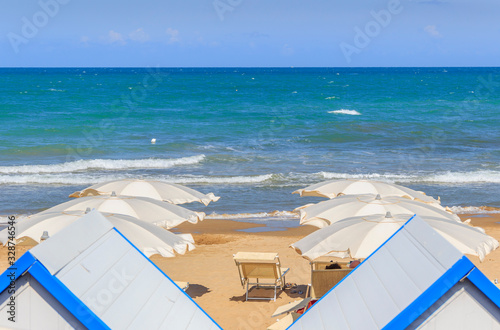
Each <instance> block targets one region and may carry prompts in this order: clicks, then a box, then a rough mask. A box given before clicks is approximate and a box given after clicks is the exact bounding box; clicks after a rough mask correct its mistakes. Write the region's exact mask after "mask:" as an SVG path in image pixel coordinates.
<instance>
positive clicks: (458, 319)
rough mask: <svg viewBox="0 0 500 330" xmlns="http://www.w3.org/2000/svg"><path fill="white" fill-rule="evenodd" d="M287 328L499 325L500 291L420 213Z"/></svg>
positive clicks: (418, 327)
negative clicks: (420, 216)
mask: <svg viewBox="0 0 500 330" xmlns="http://www.w3.org/2000/svg"><path fill="white" fill-rule="evenodd" d="M288 329H293V330H296V329H318V330H320V329H351V330H352V329H363V330H365V329H500V290H499V289H498V288H497V287H496V286H495V285H494V284H493V283H492V282H491V281H490V280H488V279H487V278H486V277H485V276H484V275H483V273H481V271H479V269H477V268H476V267H475V266H474V264H473V263H472V262H471V261H470V260H469V259H468V258H467V257H465V256H464V255H463V254H462V253H461V252H459V251H458V250H457V249H456V248H455V247H453V246H452V245H451V244H450V243H448V241H446V240H445V239H444V238H443V237H441V236H440V235H439V234H438V233H437V232H436V231H435V230H434V229H432V228H431V227H430V226H429V225H428V224H426V223H425V222H424V221H423V220H422V219H420V218H419V217H418V216H414V217H413V218H411V219H410V220H409V221H408V222H407V223H406V224H405V225H404V226H403V227H401V229H400V230H398V231H397V232H396V233H395V234H394V235H393V236H392V237H391V238H389V239H388V240H387V241H386V242H385V243H384V244H383V245H381V246H380V247H379V248H378V249H377V250H376V251H375V252H374V253H373V254H372V255H370V256H369V257H368V258H367V259H366V260H365V261H364V262H363V263H362V264H360V265H359V266H358V267H356V268H355V269H354V270H353V271H352V272H351V273H349V275H348V276H346V277H345V278H344V279H343V280H342V281H341V282H340V283H339V284H337V285H336V286H335V287H334V288H332V289H331V290H330V291H329V292H328V293H327V294H326V295H324V296H323V297H322V298H321V299H320V300H319V301H318V302H316V303H315V304H314V305H313V306H312V307H311V308H310V309H308V310H307V311H306V312H305V313H304V314H303V315H302V316H301V317H300V318H298V319H297V320H296V321H295V322H294V323H293V324H292V325H291V326H290V327H289V328H288Z"/></svg>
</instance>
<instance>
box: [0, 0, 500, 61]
mask: <svg viewBox="0 0 500 330" xmlns="http://www.w3.org/2000/svg"><path fill="white" fill-rule="evenodd" d="M0 3H1V6H2V8H3V11H2V14H1V16H0V17H1V19H0V49H1V50H2V51H1V53H0V66H2V67H13V66H14V67H33V66H35V67H46V66H48V67H51V66H52V67H53V66H56V67H61V66H62V67H68V66H70V67H89V66H100V67H102V66H104V67H109V66H115V67H116V66H124V67H128V66H139V67H144V66H161V67H179V66H182V67H193V66H194V67H203V66H216V67H220V66H249V67H269V66H280V67H283V66H284V67H288V66H295V67H301V66H306V67H307V66H327V67H346V66H499V64H500V19H499V17H500V2H499V1H495V0H479V1H472V0H467V1H466V0H457V1H438V0H400V1H398V0H389V1H378V0H377V1H360V0H353V1H345V0H342V1H339V0H309V1H305V0H288V1H284V0H272V1H270V0H184V1H182V0H165V1H153V0H144V1H128V0H121V1H118V0H100V1H97V0H85V1H82V0H41V1H19V0H0Z"/></svg>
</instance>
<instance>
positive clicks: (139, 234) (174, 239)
mask: <svg viewBox="0 0 500 330" xmlns="http://www.w3.org/2000/svg"><path fill="white" fill-rule="evenodd" d="M86 213H87V212H82V211H68V212H56V213H53V212H51V213H44V214H41V213H38V214H35V215H32V216H30V217H28V218H26V219H23V220H21V221H19V222H18V223H17V225H16V237H19V238H21V237H30V238H32V239H33V240H35V241H37V242H40V241H41V237H42V235H44V233H46V234H48V235H49V236H52V235H54V234H56V233H57V232H59V231H60V230H61V229H63V228H65V227H66V226H68V225H70V224H72V223H73V222H75V221H76V220H78V219H79V218H81V217H82V216H84V215H85V214H86ZM102 215H103V216H104V217H106V219H108V220H109V221H110V222H111V223H112V224H113V226H114V227H115V228H116V229H118V231H119V232H121V233H122V234H123V235H124V236H125V237H126V238H127V239H128V240H130V241H131V242H132V243H133V244H134V245H135V246H136V247H137V248H138V249H139V250H141V251H142V252H143V253H144V254H145V255H146V256H147V257H149V256H151V255H153V254H161V255H162V256H163V257H174V256H175V253H178V254H184V253H185V252H186V251H191V250H193V249H194V240H193V237H192V236H191V235H190V234H181V235H175V234H173V233H171V232H169V231H168V230H165V229H163V228H160V227H158V226H155V225H153V224H151V223H147V222H144V221H141V220H138V219H136V218H134V217H130V216H127V215H122V214H111V213H102ZM8 236H9V235H8V231H7V229H3V230H2V231H0V242H2V243H3V244H5V243H6V242H7V241H8Z"/></svg>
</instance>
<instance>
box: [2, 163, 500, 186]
mask: <svg viewBox="0 0 500 330" xmlns="http://www.w3.org/2000/svg"><path fill="white" fill-rule="evenodd" d="M185 160H186V159H184V161H183V162H181V163H182V164H189V162H186V161H185ZM145 161H147V160H145ZM153 161H154V160H153ZM165 161H167V160H165ZM153 164H154V163H147V164H146V166H144V165H142V166H143V167H137V168H157V167H154V166H153ZM163 165H164V167H169V166H174V165H172V163H171V162H167V164H163ZM48 166H52V165H48ZM127 166H128V167H125V166H122V167H120V166H115V167H113V168H110V166H109V164H108V166H107V167H106V168H105V169H106V170H109V169H116V170H117V171H103V170H102V168H101V171H100V172H99V171H98V170H99V168H97V170H96V171H88V170H87V171H83V170H80V171H79V170H74V171H69V169H68V167H66V168H62V170H61V171H59V172H56V171H55V169H49V168H45V170H46V172H41V171H40V168H36V169H35V170H38V172H37V173H31V172H30V170H29V169H26V168H21V169H20V168H18V169H17V172H14V171H11V172H8V173H7V174H2V171H1V168H0V184H42V185H44V184H59V185H87V184H89V185H90V184H95V183H101V182H106V181H112V180H120V179H125V178H137V177H138V175H137V173H136V172H131V173H127V172H123V171H118V170H127V169H134V168H135V167H132V166H130V164H128V165H127ZM164 167H163V168H164ZM9 169H11V168H9ZM33 171H34V170H33ZM142 178H144V179H148V180H159V181H166V182H172V183H179V184H214V185H238V184H249V185H252V184H254V185H257V184H259V185H262V184H263V185H269V186H280V187H286V186H297V185H308V184H311V183H314V182H319V181H323V180H334V179H337V180H342V179H355V180H363V179H365V180H377V181H384V182H389V183H398V184H408V183H428V184H447V185H450V184H478V183H479V184H486V183H500V172H499V171H472V172H444V173H436V174H423V175H416V174H396V173H357V174H356V173H336V172H316V173H307V174H306V173H296V172H289V173H268V174H260V175H195V174H178V175H169V174H153V175H148V176H146V177H142Z"/></svg>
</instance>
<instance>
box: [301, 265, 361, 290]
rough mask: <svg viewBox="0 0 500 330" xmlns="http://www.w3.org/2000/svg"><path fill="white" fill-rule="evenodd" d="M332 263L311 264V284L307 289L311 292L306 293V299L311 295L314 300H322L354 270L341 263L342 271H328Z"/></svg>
mask: <svg viewBox="0 0 500 330" xmlns="http://www.w3.org/2000/svg"><path fill="white" fill-rule="evenodd" d="M331 263H332V262H330V261H321V260H316V261H312V262H311V284H310V286H309V287H308V288H307V290H308V291H310V292H307V293H306V297H307V296H308V295H309V296H310V297H311V298H312V299H319V298H321V297H322V296H323V295H324V294H325V293H327V292H328V291H329V290H330V289H331V288H333V287H334V286H335V285H337V283H339V282H340V281H341V280H342V279H343V278H344V277H346V276H347V274H349V272H350V271H351V270H352V268H349V266H348V265H347V263H339V264H340V266H342V268H340V269H326V266H328V265H329V264H331Z"/></svg>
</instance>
